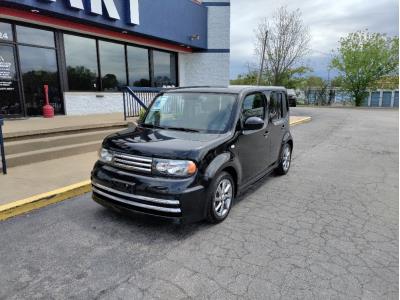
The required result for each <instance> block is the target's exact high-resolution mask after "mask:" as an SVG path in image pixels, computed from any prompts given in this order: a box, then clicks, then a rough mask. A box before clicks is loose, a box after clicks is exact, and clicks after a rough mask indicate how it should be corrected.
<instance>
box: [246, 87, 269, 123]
mask: <svg viewBox="0 0 400 300" xmlns="http://www.w3.org/2000/svg"><path fill="white" fill-rule="evenodd" d="M249 117H259V118H261V119H263V120H264V117H265V102H264V95H263V94H260V93H257V94H252V95H248V96H247V97H246V98H245V99H244V101H243V118H244V119H247V118H249Z"/></svg>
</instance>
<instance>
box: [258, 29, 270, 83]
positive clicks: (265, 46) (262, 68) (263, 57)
mask: <svg viewBox="0 0 400 300" xmlns="http://www.w3.org/2000/svg"><path fill="white" fill-rule="evenodd" d="M267 41H268V30H267V31H266V32H265V39H264V44H263V48H262V49H263V50H262V59H261V67H260V71H259V72H258V77H257V85H260V81H261V76H262V72H263V70H264V60H265V48H267Z"/></svg>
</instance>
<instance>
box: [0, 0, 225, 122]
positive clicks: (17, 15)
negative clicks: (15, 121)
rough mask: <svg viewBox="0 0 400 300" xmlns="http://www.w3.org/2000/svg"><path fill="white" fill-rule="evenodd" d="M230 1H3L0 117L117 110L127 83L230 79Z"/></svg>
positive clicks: (195, 83)
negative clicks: (49, 109)
mask: <svg viewBox="0 0 400 300" xmlns="http://www.w3.org/2000/svg"><path fill="white" fill-rule="evenodd" d="M229 36H230V2H229V0H227V1H192V0H168V1H165V0H1V2H0V115H4V116H6V117H29V116H39V115H41V114H42V106H43V104H44V94H43V86H44V85H48V86H49V98H50V103H51V105H52V106H53V107H54V109H55V112H56V114H60V115H62V114H66V115H85V114H96V113H108V112H120V111H122V110H123V106H122V94H121V90H122V88H123V87H124V86H127V85H129V86H137V87H163V86H198V85H202V86H203V85H211V86H216V85H222V86H224V85H228V84H229V45H230V39H229Z"/></svg>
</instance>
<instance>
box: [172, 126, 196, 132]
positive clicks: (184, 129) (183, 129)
mask: <svg viewBox="0 0 400 300" xmlns="http://www.w3.org/2000/svg"><path fill="white" fill-rule="evenodd" d="M165 129H170V130H178V131H186V132H200V131H199V130H196V129H191V128H184V127H166V128H165Z"/></svg>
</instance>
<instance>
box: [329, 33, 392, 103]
mask: <svg viewBox="0 0 400 300" xmlns="http://www.w3.org/2000/svg"><path fill="white" fill-rule="evenodd" d="M398 53H399V39H398V37H394V38H390V37H387V36H386V35H384V34H380V33H369V32H368V31H358V32H355V33H350V34H349V35H348V36H347V37H345V38H342V39H341V40H340V47H339V49H338V54H337V55H336V56H335V57H334V58H333V59H332V62H331V66H332V67H333V68H336V69H337V70H338V71H339V73H340V76H341V79H342V88H344V89H345V90H347V91H349V92H350V93H351V94H352V96H353V99H354V101H355V105H356V106H360V105H361V103H362V102H363V100H364V99H365V97H367V95H368V91H367V89H368V88H374V85H375V83H376V82H377V81H378V80H379V79H380V78H382V77H383V76H387V75H391V74H393V73H394V72H398V68H399V56H398Z"/></svg>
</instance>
